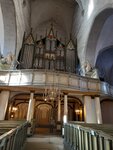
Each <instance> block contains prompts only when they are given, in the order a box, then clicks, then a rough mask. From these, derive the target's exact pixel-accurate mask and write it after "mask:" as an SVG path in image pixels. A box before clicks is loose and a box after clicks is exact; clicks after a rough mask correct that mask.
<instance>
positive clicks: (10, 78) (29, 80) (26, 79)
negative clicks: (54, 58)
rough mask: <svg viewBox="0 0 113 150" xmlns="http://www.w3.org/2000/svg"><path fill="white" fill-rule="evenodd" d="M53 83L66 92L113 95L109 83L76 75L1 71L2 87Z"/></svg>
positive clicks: (0, 84)
mask: <svg viewBox="0 0 113 150" xmlns="http://www.w3.org/2000/svg"><path fill="white" fill-rule="evenodd" d="M53 83H54V85H57V86H59V87H60V88H62V89H64V90H74V91H80V92H94V93H97V94H105V95H113V88H112V87H111V86H109V85H108V84H107V83H105V82H100V81H99V80H98V79H93V78H86V77H81V76H78V75H76V74H70V73H66V72H56V71H54V72H53V71H47V70H13V71H0V86H27V85H29V86H33V87H35V86H38V87H45V86H49V85H52V84H53Z"/></svg>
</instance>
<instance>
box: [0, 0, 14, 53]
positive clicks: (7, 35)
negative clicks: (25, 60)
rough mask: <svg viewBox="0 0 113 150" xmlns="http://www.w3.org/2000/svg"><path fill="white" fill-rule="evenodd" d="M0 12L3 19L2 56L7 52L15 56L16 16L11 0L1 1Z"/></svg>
mask: <svg viewBox="0 0 113 150" xmlns="http://www.w3.org/2000/svg"><path fill="white" fill-rule="evenodd" d="M1 12H2V17H3V20H2V21H3V32H4V33H3V37H4V40H3V41H2V42H3V45H2V53H3V56H6V55H7V54H8V53H9V52H12V53H13V54H15V48H16V16H15V7H14V3H13V0H9V1H7V0H1Z"/></svg>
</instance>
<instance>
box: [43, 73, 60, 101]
mask: <svg viewBox="0 0 113 150" xmlns="http://www.w3.org/2000/svg"><path fill="white" fill-rule="evenodd" d="M54 78H55V77H54V72H53V75H52V83H51V86H47V85H45V88H44V93H43V100H44V101H45V102H46V101H50V102H54V101H55V100H58V99H60V98H61V91H60V88H59V84H58V83H57V84H55V83H54V81H55V79H54Z"/></svg>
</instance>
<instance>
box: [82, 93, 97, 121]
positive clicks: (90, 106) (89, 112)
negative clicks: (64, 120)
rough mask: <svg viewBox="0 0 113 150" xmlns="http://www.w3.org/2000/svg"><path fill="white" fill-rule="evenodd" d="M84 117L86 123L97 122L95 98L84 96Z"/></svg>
mask: <svg viewBox="0 0 113 150" xmlns="http://www.w3.org/2000/svg"><path fill="white" fill-rule="evenodd" d="M84 119H85V122H86V123H97V118H96V109H95V99H92V98H91V96H84Z"/></svg>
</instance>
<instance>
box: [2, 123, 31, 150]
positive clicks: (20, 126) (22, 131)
mask: <svg viewBox="0 0 113 150" xmlns="http://www.w3.org/2000/svg"><path fill="white" fill-rule="evenodd" d="M28 125H29V124H28V122H22V121H0V150H21V149H22V147H23V144H24V142H25V139H26V137H27V128H28Z"/></svg>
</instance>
